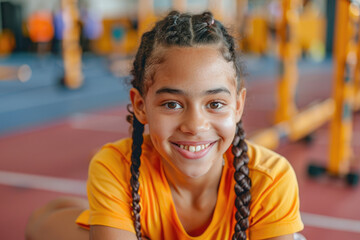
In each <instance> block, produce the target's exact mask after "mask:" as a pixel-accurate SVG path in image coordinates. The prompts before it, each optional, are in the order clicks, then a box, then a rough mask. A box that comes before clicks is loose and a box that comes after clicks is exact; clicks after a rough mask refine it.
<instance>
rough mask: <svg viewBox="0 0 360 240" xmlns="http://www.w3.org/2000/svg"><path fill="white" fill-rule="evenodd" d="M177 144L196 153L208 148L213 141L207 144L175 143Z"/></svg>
mask: <svg viewBox="0 0 360 240" xmlns="http://www.w3.org/2000/svg"><path fill="white" fill-rule="evenodd" d="M174 144H175V145H176V146H178V147H179V148H181V149H184V150H186V151H189V152H192V153H195V152H200V151H202V150H205V149H207V148H208V147H209V146H210V145H211V143H207V144H199V145H183V144H176V143H174Z"/></svg>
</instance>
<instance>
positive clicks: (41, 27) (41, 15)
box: [28, 11, 54, 43]
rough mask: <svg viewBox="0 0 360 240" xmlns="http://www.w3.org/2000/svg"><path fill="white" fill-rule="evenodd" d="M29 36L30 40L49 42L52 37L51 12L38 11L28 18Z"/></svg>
mask: <svg viewBox="0 0 360 240" xmlns="http://www.w3.org/2000/svg"><path fill="white" fill-rule="evenodd" d="M28 29H29V37H30V39H31V41H33V42H36V43H39V42H50V41H51V40H52V38H53V37H54V25H53V20H52V14H51V12H47V11H38V12H34V13H33V14H31V15H30V17H29V19H28Z"/></svg>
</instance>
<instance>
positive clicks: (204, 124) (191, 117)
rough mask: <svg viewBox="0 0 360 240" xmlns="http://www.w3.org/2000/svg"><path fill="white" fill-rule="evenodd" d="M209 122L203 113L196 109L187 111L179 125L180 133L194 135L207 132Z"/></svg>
mask: <svg viewBox="0 0 360 240" xmlns="http://www.w3.org/2000/svg"><path fill="white" fill-rule="evenodd" d="M209 128H210V121H209V119H208V116H207V115H206V113H205V112H204V111H202V110H201V109H197V108H190V109H187V110H186V111H185V112H184V114H183V116H182V121H181V125H180V131H181V132H183V133H186V134H191V135H196V134H198V133H200V132H204V131H207V130H209Z"/></svg>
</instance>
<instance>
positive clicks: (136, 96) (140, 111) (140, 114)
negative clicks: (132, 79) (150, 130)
mask: <svg viewBox="0 0 360 240" xmlns="http://www.w3.org/2000/svg"><path fill="white" fill-rule="evenodd" d="M130 100H131V104H132V107H133V110H134V114H135V116H136V118H137V120H139V122H141V123H142V124H146V123H147V120H146V111H145V100H144V98H143V97H142V96H141V94H140V92H139V91H138V90H137V89H136V88H131V89H130Z"/></svg>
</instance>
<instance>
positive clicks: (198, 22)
mask: <svg viewBox="0 0 360 240" xmlns="http://www.w3.org/2000/svg"><path fill="white" fill-rule="evenodd" d="M211 44H218V45H219V46H220V48H219V49H220V51H221V53H222V55H223V57H224V59H225V60H226V61H228V62H232V63H233V64H234V69H235V71H236V80H237V83H238V84H237V88H238V89H237V90H238V91H240V89H241V88H242V87H243V80H242V77H243V68H242V63H241V61H240V57H239V56H238V55H237V53H236V46H235V41H234V38H233V37H232V36H231V35H230V34H229V33H228V31H227V30H226V28H225V27H224V26H223V25H222V24H221V23H220V22H219V21H217V20H215V19H214V17H213V15H212V14H211V13H210V12H204V13H202V14H197V15H190V14H186V13H183V14H181V13H179V12H177V11H172V12H170V13H169V14H168V15H167V16H166V17H165V18H164V19H162V20H160V21H158V22H157V23H156V24H155V26H154V27H153V29H152V30H150V31H149V32H146V33H144V34H143V36H142V38H141V43H140V46H139V49H138V52H137V54H136V57H135V61H134V63H133V69H132V70H131V75H132V81H131V84H132V86H133V87H134V88H136V89H137V90H138V91H139V92H140V94H141V95H143V96H144V95H145V94H146V90H147V86H149V83H151V80H152V77H151V76H152V75H151V74H153V71H152V70H151V69H153V66H154V65H155V64H157V63H160V62H161V59H159V58H158V57H157V54H156V53H157V52H158V51H160V50H159V49H163V48H168V47H172V46H177V47H193V46H200V45H211ZM130 113H131V116H130V117H129V116H128V120H129V122H131V123H132V127H133V133H132V138H133V143H132V155H131V162H132V163H131V167H130V168H131V180H130V184H131V191H132V197H133V201H132V210H133V219H134V226H135V231H136V236H137V238H138V239H139V240H140V239H141V225H140V210H141V208H140V204H139V203H140V195H139V193H138V191H139V167H140V164H141V162H140V156H141V145H142V142H143V136H142V135H143V132H144V125H143V124H141V123H140V122H139V121H138V120H137V119H136V116H135V115H134V114H133V113H132V112H131V111H130ZM232 153H233V155H234V162H233V165H234V168H235V173H234V179H235V193H236V200H235V203H234V204H235V207H236V209H237V211H236V214H235V220H236V224H235V229H234V234H233V237H232V239H233V240H243V239H246V230H247V229H248V227H249V220H248V218H249V215H250V208H249V205H250V200H251V195H250V188H251V180H250V178H249V176H248V175H249V168H248V166H247V164H248V162H249V158H248V155H247V144H246V142H245V132H244V130H243V128H242V123H241V121H240V122H239V123H237V126H236V134H235V137H234V140H233V146H232Z"/></svg>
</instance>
